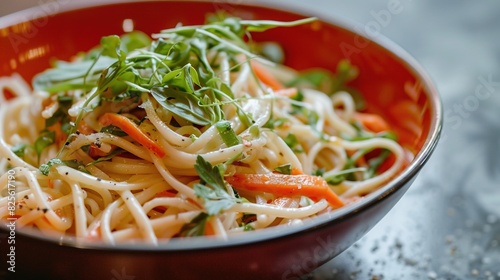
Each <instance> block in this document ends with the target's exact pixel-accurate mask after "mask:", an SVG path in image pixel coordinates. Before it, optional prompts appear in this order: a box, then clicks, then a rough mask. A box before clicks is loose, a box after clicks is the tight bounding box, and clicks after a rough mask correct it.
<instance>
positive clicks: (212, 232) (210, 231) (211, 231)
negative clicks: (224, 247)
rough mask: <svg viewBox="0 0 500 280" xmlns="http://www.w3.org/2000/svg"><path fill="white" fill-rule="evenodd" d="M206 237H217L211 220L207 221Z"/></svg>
mask: <svg viewBox="0 0 500 280" xmlns="http://www.w3.org/2000/svg"><path fill="white" fill-rule="evenodd" d="M205 235H206V236H209V235H215V230H214V227H213V226H212V224H211V223H210V220H207V222H206V224H205Z"/></svg>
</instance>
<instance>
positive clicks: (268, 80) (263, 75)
mask: <svg viewBox="0 0 500 280" xmlns="http://www.w3.org/2000/svg"><path fill="white" fill-rule="evenodd" d="M250 64H251V66H252V70H253V72H254V73H255V75H256V76H257V78H258V79H259V80H260V81H261V82H262V83H264V84H266V85H268V86H269V87H270V88H272V89H273V90H280V89H283V88H284V86H283V84H282V83H281V82H280V81H278V79H276V78H275V77H274V76H273V75H272V74H271V73H269V71H267V70H266V68H264V67H263V66H262V65H260V64H259V63H258V62H256V61H252V62H250Z"/></svg>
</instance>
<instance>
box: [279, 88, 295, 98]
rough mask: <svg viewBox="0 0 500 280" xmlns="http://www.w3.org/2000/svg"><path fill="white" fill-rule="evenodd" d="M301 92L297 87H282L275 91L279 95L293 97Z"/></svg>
mask: <svg viewBox="0 0 500 280" xmlns="http://www.w3.org/2000/svg"><path fill="white" fill-rule="evenodd" d="M297 93H299V91H298V89H297V88H294V87H292V88H282V89H278V90H275V91H274V94H275V95H277V96H282V97H288V98H293V97H295V96H296V95H297Z"/></svg>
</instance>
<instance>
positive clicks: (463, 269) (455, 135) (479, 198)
mask: <svg viewBox="0 0 500 280" xmlns="http://www.w3.org/2000/svg"><path fill="white" fill-rule="evenodd" d="M48 1H50V0H46V1H35V0H24V1H1V2H0V15H2V14H7V13H10V12H13V11H15V10H18V9H21V8H25V7H28V6H30V5H39V3H43V2H48ZM214 1H215V0H214ZM217 1H218V2H221V1H225V2H227V3H240V2H250V1H245V0H217ZM254 2H256V1H254ZM259 2H265V1H259ZM268 2H273V3H278V2H280V1H268ZM281 3H283V1H281ZM287 4H289V5H290V6H292V7H297V8H300V9H307V10H309V11H310V12H311V13H314V14H317V15H319V16H322V17H342V18H344V19H347V20H351V21H355V22H358V23H361V24H362V25H363V26H370V25H371V26H377V24H378V26H379V29H378V30H375V31H376V32H372V35H373V36H385V37H388V38H389V39H391V40H392V41H394V42H396V43H397V44H399V45H400V46H402V47H403V48H404V49H405V50H407V51H408V52H409V53H410V54H411V55H413V56H414V57H415V58H416V59H417V61H419V62H420V64H421V65H422V66H423V67H424V69H426V71H427V72H428V73H429V74H430V76H431V78H432V79H433V80H434V82H435V84H436V86H437V88H438V90H439V92H440V93H441V96H442V99H443V102H444V111H445V119H444V131H443V139H442V141H441V142H440V144H439V146H438V147H437V149H436V151H435V153H434V154H433V156H432V158H431V159H430V161H429V162H428V164H427V165H426V166H425V167H424V169H423V170H422V172H421V173H420V175H419V177H418V178H417V179H416V181H415V183H414V184H413V186H412V187H411V188H410V190H409V191H408V192H407V193H406V194H405V196H404V197H403V198H402V199H401V201H400V202H399V203H398V204H397V205H396V206H395V207H394V208H393V210H392V211H391V212H390V213H389V214H388V215H387V216H386V217H385V218H384V219H383V220H382V221H381V222H380V223H379V224H378V225H376V226H375V228H373V230H371V231H370V232H369V233H368V234H367V235H366V236H365V237H363V238H362V239H361V240H360V241H359V242H357V243H356V244H354V245H353V246H352V247H351V248H349V249H348V250H346V251H345V252H344V253H342V254H341V255H340V256H338V257H337V258H335V259H333V260H332V261H330V262H328V263H327V264H325V265H323V266H322V267H320V268H319V269H317V270H316V271H315V272H313V273H312V274H311V275H309V277H307V278H308V279H372V280H375V279H460V280H462V279H488V280H489V279H492V280H493V279H500V183H499V182H500V64H499V62H500V1H494V0H484V1H467V0H455V1H452V0H442V1H430V0H421V1H412V0H372V1H361V0H352V1H346V0H344V1H320V0H310V1H307V2H306V1H299V0H289V1H288V2H287ZM394 5H397V6H398V7H399V8H398V12H397V13H391V12H388V11H390V10H391V9H390V7H394ZM481 87H482V88H481ZM478 89H480V90H479V91H478ZM484 89H487V91H484ZM480 93H483V94H482V95H481V94H480Z"/></svg>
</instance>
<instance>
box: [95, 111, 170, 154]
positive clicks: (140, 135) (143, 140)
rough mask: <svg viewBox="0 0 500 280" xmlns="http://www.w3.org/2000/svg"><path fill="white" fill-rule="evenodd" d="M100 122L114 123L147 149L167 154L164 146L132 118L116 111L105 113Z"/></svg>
mask: <svg viewBox="0 0 500 280" xmlns="http://www.w3.org/2000/svg"><path fill="white" fill-rule="evenodd" d="M99 122H100V123H101V124H102V125H105V126H107V125H114V126H116V127H119V128H120V129H121V130H123V131H124V132H125V133H127V134H128V135H129V136H130V137H132V138H133V139H134V140H135V141H137V142H138V143H139V144H141V145H143V146H144V147H146V149H148V150H150V151H152V152H153V153H155V154H156V155H157V156H159V157H164V156H165V151H163V149H162V147H161V146H160V145H158V143H156V142H155V141H153V140H152V139H151V138H149V137H148V136H147V135H146V134H145V133H144V132H143V131H142V130H141V129H140V128H139V127H138V126H137V125H136V124H135V123H134V122H133V121H132V120H130V119H129V118H127V117H125V116H122V115H119V114H115V113H105V114H104V115H102V117H101V118H100V119H99Z"/></svg>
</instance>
